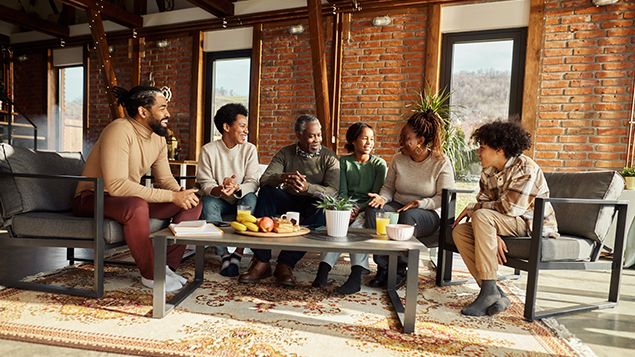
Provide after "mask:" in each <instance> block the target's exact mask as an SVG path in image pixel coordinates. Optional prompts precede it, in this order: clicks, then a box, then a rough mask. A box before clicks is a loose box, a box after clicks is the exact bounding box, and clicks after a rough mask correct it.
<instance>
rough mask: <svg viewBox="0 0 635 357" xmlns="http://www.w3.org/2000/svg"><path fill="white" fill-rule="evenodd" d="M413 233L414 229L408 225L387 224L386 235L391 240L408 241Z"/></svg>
mask: <svg viewBox="0 0 635 357" xmlns="http://www.w3.org/2000/svg"><path fill="white" fill-rule="evenodd" d="M414 232H415V227H414V226H411V225H408V224H387V225H386V234H388V238H390V239H392V240H409V239H410V238H412V235H413V234H414Z"/></svg>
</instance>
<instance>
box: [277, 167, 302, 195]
mask: <svg viewBox="0 0 635 357" xmlns="http://www.w3.org/2000/svg"><path fill="white" fill-rule="evenodd" d="M280 180H281V181H282V183H283V184H284V185H285V186H287V187H289V188H291V189H292V190H294V191H295V192H296V193H300V192H306V191H308V190H309V182H308V181H307V180H306V175H302V174H301V173H299V172H298V171H296V172H286V173H283V174H282V175H280Z"/></svg>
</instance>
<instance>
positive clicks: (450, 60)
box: [440, 27, 527, 137]
mask: <svg viewBox="0 0 635 357" xmlns="http://www.w3.org/2000/svg"><path fill="white" fill-rule="evenodd" d="M526 39H527V28H526V27H523V28H515V29H502V30H487V31H473V32H461V33H449V34H443V40H442V47H441V51H442V52H441V78H440V88H442V89H443V88H446V93H448V92H449V93H452V96H451V99H450V104H451V105H452V106H453V109H454V110H455V111H456V112H457V113H458V114H459V118H460V120H461V126H462V127H463V131H464V132H465V134H466V135H467V136H468V137H469V135H471V133H472V131H473V129H474V127H477V126H479V125H480V124H482V123H487V122H490V121H493V120H495V119H499V118H504V119H506V118H508V117H509V116H512V115H520V114H521V111H522V94H523V76H524V68H525V47H526V45H525V44H526Z"/></svg>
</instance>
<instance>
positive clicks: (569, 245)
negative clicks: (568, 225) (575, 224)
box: [502, 235, 595, 262]
mask: <svg viewBox="0 0 635 357" xmlns="http://www.w3.org/2000/svg"><path fill="white" fill-rule="evenodd" d="M502 238H503V240H504V241H505V244H506V245H507V250H508V251H509V253H507V254H506V255H507V256H508V257H510V258H518V259H529V250H530V248H531V237H502ZM594 247H595V241H594V240H592V239H581V238H579V237H572V236H565V235H561V236H560V237H559V238H558V239H552V238H542V243H541V248H542V249H541V257H542V261H544V262H553V261H585V260H589V257H591V254H592V253H593V248H594Z"/></svg>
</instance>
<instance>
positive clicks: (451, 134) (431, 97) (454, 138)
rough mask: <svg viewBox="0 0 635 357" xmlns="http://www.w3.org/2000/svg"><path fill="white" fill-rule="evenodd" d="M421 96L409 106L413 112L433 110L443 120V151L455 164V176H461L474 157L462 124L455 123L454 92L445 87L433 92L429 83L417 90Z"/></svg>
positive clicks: (456, 116)
mask: <svg viewBox="0 0 635 357" xmlns="http://www.w3.org/2000/svg"><path fill="white" fill-rule="evenodd" d="M416 93H417V95H418V96H419V98H418V99H417V100H415V101H413V102H412V103H411V104H410V105H409V106H408V107H409V108H410V110H411V111H412V112H413V113H418V112H425V111H428V110H432V111H433V112H434V113H435V114H436V115H438V116H439V118H441V120H443V123H444V124H445V125H444V128H443V129H444V133H443V135H444V138H443V139H444V140H443V153H444V154H446V155H447V156H448V157H449V158H450V161H451V162H452V164H453V165H454V176H455V177H457V178H458V177H460V176H461V175H463V174H464V172H465V171H466V170H467V168H468V167H469V165H470V163H471V162H472V161H473V159H474V152H473V149H472V148H471V147H470V145H469V144H468V139H467V138H466V137H465V133H464V132H463V129H462V128H461V126H460V125H458V124H455V123H454V121H453V118H458V115H457V114H456V113H455V112H454V109H453V107H454V106H451V105H450V97H451V96H452V93H446V91H445V89H444V90H442V91H441V92H440V93H434V94H432V86H431V85H430V83H428V88H427V90H424V91H423V92H416Z"/></svg>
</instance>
